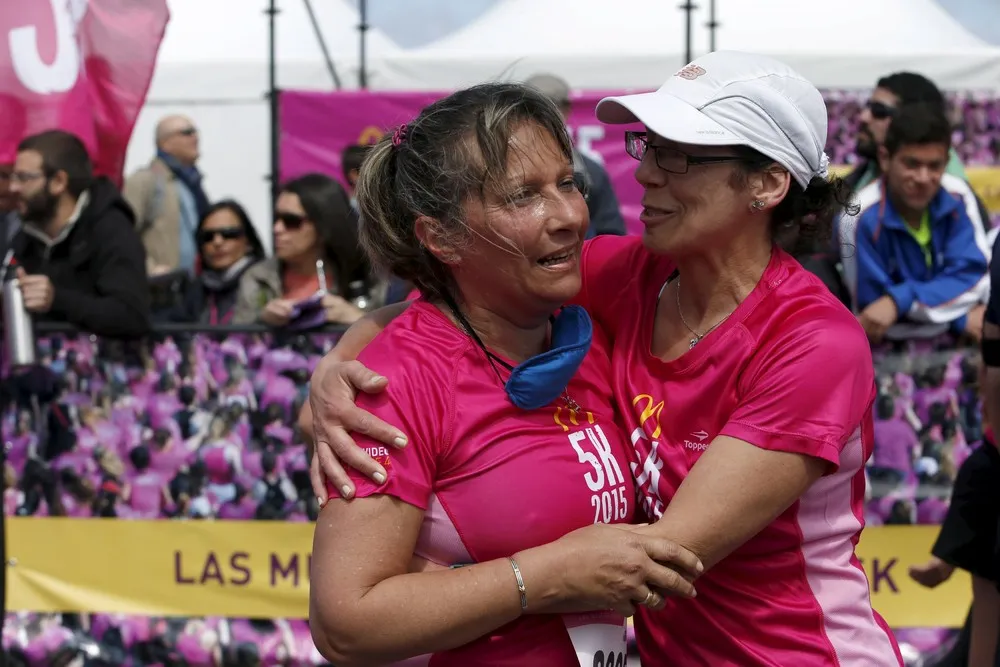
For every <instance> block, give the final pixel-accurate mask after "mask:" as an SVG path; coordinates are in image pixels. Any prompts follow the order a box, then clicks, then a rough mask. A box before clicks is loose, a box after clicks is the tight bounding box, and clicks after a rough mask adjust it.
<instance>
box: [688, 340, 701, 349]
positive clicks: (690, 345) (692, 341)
mask: <svg viewBox="0 0 1000 667" xmlns="http://www.w3.org/2000/svg"><path fill="white" fill-rule="evenodd" d="M700 340H701V338H692V339H691V340H690V341H689V342H688V349H689V350H690V349H691V348H693V347H694V346H695V345H697V344H698V341H700Z"/></svg>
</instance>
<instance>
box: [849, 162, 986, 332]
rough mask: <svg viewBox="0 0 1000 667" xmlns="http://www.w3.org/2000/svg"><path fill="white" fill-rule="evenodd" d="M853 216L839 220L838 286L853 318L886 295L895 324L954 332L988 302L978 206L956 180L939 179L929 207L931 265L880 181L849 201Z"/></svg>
mask: <svg viewBox="0 0 1000 667" xmlns="http://www.w3.org/2000/svg"><path fill="white" fill-rule="evenodd" d="M855 203H856V204H858V205H859V206H860V207H861V210H860V212H859V213H858V214H857V215H847V214H844V215H842V216H841V217H840V220H839V221H838V226H837V227H838V235H839V241H840V255H841V262H842V266H843V270H844V281H845V283H846V284H847V287H848V290H849V291H850V293H851V298H852V300H853V302H854V308H855V311H856V312H861V311H862V310H864V309H865V308H866V307H867V306H868V305H869V304H870V303H872V302H873V301H875V300H876V299H878V298H879V297H881V296H883V295H885V294H888V295H889V296H891V297H892V300H893V301H895V302H896V307H897V308H898V310H899V318H900V320H906V321H909V322H912V323H919V324H936V325H945V327H943V328H947V326H948V325H950V326H951V327H952V328H953V329H954V330H956V331H960V330H962V329H963V328H964V327H965V316H966V314H967V313H968V312H969V311H970V310H972V308H974V307H975V306H976V305H978V304H981V303H985V302H986V300H987V299H988V298H989V290H990V282H989V272H988V268H989V259H990V254H991V253H990V247H989V245H988V243H987V240H986V234H985V233H984V232H983V221H982V220H981V218H980V214H979V206H978V205H977V203H976V197H975V195H974V193H973V192H972V188H971V187H970V186H969V184H968V183H966V182H965V181H964V180H963V179H961V178H958V177H956V176H952V175H951V174H945V175H944V176H943V177H942V179H941V189H940V190H939V191H938V193H937V194H936V195H935V196H934V199H932V200H931V203H930V205H929V206H928V214H929V218H930V227H931V249H932V256H931V263H930V266H928V264H927V259H926V257H925V255H924V250H923V248H921V246H920V244H919V243H918V242H917V240H916V239H915V238H913V235H912V234H911V233H910V231H909V230H908V229H907V227H906V221H904V220H903V219H902V218H901V217H900V216H899V214H898V213H896V211H895V210H894V209H893V207H892V203H891V202H890V201H889V198H888V197H887V196H886V193H885V185H884V181H883V180H881V179H880V180H878V181H874V182H872V183H870V184H869V185H867V186H865V187H864V188H862V189H861V191H859V192H858V193H857V195H856V200H855Z"/></svg>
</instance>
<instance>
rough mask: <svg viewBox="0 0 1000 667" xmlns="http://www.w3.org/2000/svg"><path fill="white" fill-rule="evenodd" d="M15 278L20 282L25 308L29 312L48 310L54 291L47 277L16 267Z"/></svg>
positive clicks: (45, 311) (44, 311)
mask: <svg viewBox="0 0 1000 667" xmlns="http://www.w3.org/2000/svg"><path fill="white" fill-rule="evenodd" d="M17 279H18V280H19V281H20V283H21V293H22V294H23V295H24V308H25V310H27V311H28V312H29V313H47V312H49V309H50V308H52V299H53V297H54V296H55V293H56V291H55V288H54V287H53V286H52V281H51V280H49V277H48V276H46V275H44V274H41V273H37V274H29V273H26V272H25V270H24V269H22V268H18V269H17Z"/></svg>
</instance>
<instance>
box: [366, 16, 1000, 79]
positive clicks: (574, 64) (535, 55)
mask: <svg viewBox="0 0 1000 667" xmlns="http://www.w3.org/2000/svg"><path fill="white" fill-rule="evenodd" d="M697 4H698V5H699V9H697V10H696V11H695V14H694V19H693V37H694V39H693V47H694V48H693V52H694V55H696V56H697V55H698V54H701V53H705V52H706V51H707V50H708V48H709V45H708V30H707V28H706V27H705V24H706V23H707V21H708V9H707V4H708V3H707V2H700V3H697ZM716 15H717V19H718V20H719V21H720V23H721V24H722V25H721V27H720V28H719V29H718V32H717V43H716V48H722V49H739V50H748V51H755V52H761V53H767V54H770V55H774V56H776V57H779V58H781V59H783V60H785V61H786V62H788V63H789V64H790V65H792V66H793V67H795V68H796V69H798V70H799V71H800V72H802V74H803V75H805V76H806V77H808V78H809V79H810V80H812V81H813V82H815V83H816V84H817V85H818V86H820V87H822V88H867V87H870V86H871V85H872V84H873V83H874V81H875V80H876V79H877V78H878V77H879V76H880V75H883V74H886V73H888V72H891V71H895V70H899V69H903V68H906V69H914V70H918V71H921V72H923V73H925V74H926V75H927V76H930V77H931V78H933V79H935V80H936V81H938V82H939V83H940V84H941V85H942V86H945V87H948V88H960V89H968V88H998V87H1000V48H996V47H991V46H989V45H986V44H985V43H984V42H982V41H981V40H979V39H978V38H977V37H975V36H973V35H972V34H970V33H969V32H968V31H966V30H965V29H964V28H962V27H961V26H960V25H959V24H958V23H957V22H955V21H954V20H953V19H952V18H951V17H950V16H949V15H948V14H947V13H945V12H944V11H943V10H941V9H940V8H939V7H938V6H937V5H936V4H935V3H934V2H933V1H932V0H837V2H833V3H830V2H820V1H819V0H761V1H759V2H754V1H752V0H716ZM685 22H686V18H685V13H684V12H683V11H682V10H681V9H679V3H677V2H669V1H664V0H617V1H614V2H611V1H609V0H574V1H573V2H572V3H571V5H570V4H567V3H566V2H564V1H563V0H502V1H501V2H500V3H499V4H497V5H496V6H495V7H494V8H493V9H492V10H491V11H489V12H487V13H486V14H484V15H483V16H482V17H481V18H480V19H479V20H478V21H476V22H474V23H472V24H471V25H469V26H467V27H466V28H464V29H462V30H460V31H457V32H455V33H453V34H452V35H450V36H448V37H446V38H444V39H442V40H439V41H438V42H435V43H434V44H431V45H430V46H429V47H427V48H425V49H423V50H421V51H419V52H416V53H413V54H409V53H407V54H405V57H403V58H397V57H396V56H394V55H391V54H390V55H389V56H388V61H389V63H388V64H387V65H386V66H384V67H383V74H384V76H383V77H382V79H381V80H380V82H379V83H378V85H379V86H381V87H401V88H424V89H443V88H452V87H454V86H456V85H465V84H470V83H473V82H476V81H481V80H484V79H491V78H497V77H509V78H524V77H526V76H529V75H530V74H532V73H534V72H537V71H540V70H545V71H548V72H553V73H555V74H559V75H561V76H563V77H565V78H566V79H567V80H569V81H570V82H571V83H572V85H573V86H574V87H577V88H589V89H621V88H654V87H656V86H658V85H659V84H661V83H662V82H663V81H664V80H665V79H666V77H667V76H669V75H670V74H671V73H672V72H674V71H675V70H677V69H679V67H680V66H681V65H682V64H683V60H684V55H683V54H684V51H685V25H686V23H685Z"/></svg>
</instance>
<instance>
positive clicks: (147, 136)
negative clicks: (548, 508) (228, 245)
mask: <svg viewBox="0 0 1000 667" xmlns="http://www.w3.org/2000/svg"><path fill="white" fill-rule="evenodd" d="M168 4H169V7H170V22H169V24H168V25H167V32H166V36H165V38H164V40H163V44H162V46H161V48H160V53H159V57H158V60H157V66H156V72H155V74H154V76H153V82H152V86H151V88H150V93H149V98H148V100H147V103H146V106H145V108H144V109H143V111H142V113H141V114H140V116H139V121H138V123H137V125H136V128H135V132H134V133H133V136H132V142H131V144H130V145H129V152H128V158H127V161H126V171H127V173H131V172H132V171H133V170H135V169H137V168H138V167H140V166H143V165H145V164H146V163H148V162H149V160H150V159H151V158H152V157H153V155H154V153H155V146H154V128H155V126H156V123H157V121H158V120H159V119H160V118H161V117H163V116H165V115H167V114H173V113H182V114H185V115H188V116H190V117H191V118H192V120H193V121H194V123H195V124H196V125H197V126H198V129H199V130H200V138H201V152H202V159H201V162H200V165H199V166H200V167H201V169H202V171H203V172H204V173H205V188H206V190H207V192H208V195H209V197H210V198H212V199H213V200H214V199H221V198H224V197H232V198H234V199H236V200H238V201H240V202H241V203H242V204H243V205H244V206H246V207H247V210H248V211H249V213H250V216H251V219H252V220H253V221H254V223H255V225H256V226H257V228H258V230H259V231H260V232H261V236H262V240H263V242H264V244H265V245H266V246H268V247H270V243H271V231H270V230H271V210H270V208H271V203H270V188H269V184H268V181H267V176H268V174H269V172H270V140H269V137H270V123H269V118H270V116H269V107H268V101H267V98H266V95H267V92H268V69H269V61H268V16H267V14H266V13H265V9H266V8H267V6H268V0H169V2H168ZM277 6H278V9H279V13H278V14H277V22H276V50H277V58H276V64H277V81H278V87H279V88H296V89H317V90H333V89H334V87H335V86H334V82H333V80H332V78H331V76H330V74H329V72H328V71H327V67H326V64H325V61H324V58H323V54H322V50H321V48H320V42H319V40H318V39H317V38H316V35H315V33H314V32H313V28H312V24H311V23H310V20H309V15H308V13H307V11H306V8H305V3H304V2H303V0H278V2H277ZM312 6H313V8H314V10H315V12H316V18H317V22H318V24H319V26H320V30H321V32H322V34H323V39H324V41H325V44H326V47H327V49H328V51H329V52H330V56H331V58H332V60H333V62H334V65H335V67H336V69H337V73H338V75H339V76H340V79H341V83H342V85H343V86H344V87H345V88H356V87H357V73H358V60H359V39H360V38H359V30H358V25H359V23H360V19H359V17H358V15H357V12H356V11H355V10H354V9H352V8H351V7H350V6H349V5H348V4H347V3H345V2H342V1H341V0H313V2H312ZM366 46H367V50H368V54H369V55H370V56H371V57H372V60H373V61H374V60H377V59H378V58H379V57H382V56H384V55H385V54H388V53H391V52H394V51H397V50H398V49H397V47H396V46H395V45H394V44H393V43H392V42H391V41H390V40H389V39H388V38H387V37H385V36H384V35H383V34H381V33H380V32H379V31H377V30H375V29H369V31H368V36H367V43H366ZM378 77H379V73H378V71H377V70H375V71H373V70H372V69H369V80H370V81H371V82H375V81H377V80H378Z"/></svg>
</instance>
